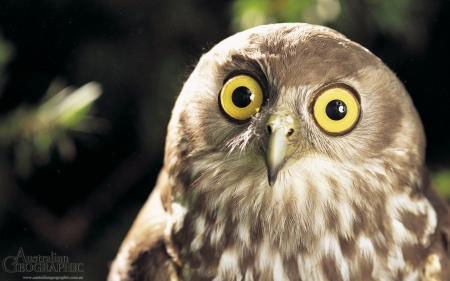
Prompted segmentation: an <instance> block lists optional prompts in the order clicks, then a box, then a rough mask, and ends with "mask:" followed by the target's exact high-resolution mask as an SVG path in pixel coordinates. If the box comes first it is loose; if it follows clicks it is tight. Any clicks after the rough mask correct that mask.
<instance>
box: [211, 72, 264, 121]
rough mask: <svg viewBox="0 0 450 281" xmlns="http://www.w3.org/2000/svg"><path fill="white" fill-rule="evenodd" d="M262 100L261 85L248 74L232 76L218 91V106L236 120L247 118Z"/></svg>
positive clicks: (258, 106) (256, 109) (254, 111)
mask: <svg viewBox="0 0 450 281" xmlns="http://www.w3.org/2000/svg"><path fill="white" fill-rule="evenodd" d="M262 102H263V92H262V89H261V86H260V85H259V83H258V82H257V81H256V80H255V79H254V78H252V77H251V76H248V75H237V76H233V77H232V78H230V79H229V80H227V81H226V82H225V85H223V87H222V91H221V92H220V99H219V103H220V106H221V107H222V109H223V111H224V112H225V113H226V114H227V115H228V116H230V117H231V118H233V119H236V120H247V119H249V118H250V117H252V116H253V115H255V114H256V113H258V111H259V110H260V108H261V105H262Z"/></svg>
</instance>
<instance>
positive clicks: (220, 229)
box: [173, 215, 428, 281]
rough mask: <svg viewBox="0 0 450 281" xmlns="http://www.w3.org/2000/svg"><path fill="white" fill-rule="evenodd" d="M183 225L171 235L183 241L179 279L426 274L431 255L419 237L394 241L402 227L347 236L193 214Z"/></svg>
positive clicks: (407, 277)
mask: <svg viewBox="0 0 450 281" xmlns="http://www.w3.org/2000/svg"><path fill="white" fill-rule="evenodd" d="M396 224H402V223H401V222H399V221H396ZM182 225H183V227H181V228H180V229H179V231H177V232H176V233H174V237H173V238H174V241H175V242H176V244H177V245H179V253H180V260H181V264H182V265H181V268H180V270H179V274H180V279H181V280H186V281H189V280H216V281H218V280H243V281H246V280H249V281H250V280H280V281H283V280H312V281H314V280H422V279H421V272H422V268H423V267H422V266H423V261H424V260H426V259H427V255H428V254H427V251H426V247H424V246H425V245H422V244H421V243H415V242H414V241H417V239H411V240H410V241H408V240H406V238H405V239H403V238H402V239H403V240H402V241H403V242H402V244H400V243H399V244H396V243H395V241H394V240H397V239H398V237H399V235H400V234H399V233H395V232H384V233H382V232H380V231H379V230H377V229H374V230H373V232H372V233H363V234H361V235H357V236H355V237H354V238H352V239H343V238H342V237H340V235H339V233H336V232H334V231H331V230H330V231H328V232H326V233H323V235H317V236H314V237H311V236H308V235H306V233H297V235H295V234H293V235H292V236H295V237H290V236H278V237H277V236H271V235H270V230H267V229H264V228H261V231H258V232H255V233H252V232H251V231H249V230H248V229H246V226H245V225H240V224H239V223H237V224H226V223H223V224H221V223H208V221H205V220H204V219H203V218H202V217H193V216H189V215H188V216H186V218H185V220H184V222H183V224H182ZM402 225H403V224H402ZM396 227H397V228H401V227H402V226H401V225H397V226H396ZM302 237H304V239H302ZM396 237H397V238H396ZM405 237H406V236H405ZM367 278H369V279H367ZM423 280H425V279H423Z"/></svg>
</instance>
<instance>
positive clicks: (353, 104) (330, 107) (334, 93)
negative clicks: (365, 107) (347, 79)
mask: <svg viewBox="0 0 450 281" xmlns="http://www.w3.org/2000/svg"><path fill="white" fill-rule="evenodd" d="M313 112H314V119H315V120H316V123H317V124H318V125H319V126H320V127H321V128H322V129H323V130H324V131H325V132H326V133H329V134H332V135H342V134H345V133H348V132H349V131H350V130H351V129H353V128H354V127H355V125H356V123H357V122H358V120H359V116H360V112H361V107H360V105H359V101H358V99H357V98H356V94H355V93H353V91H351V90H350V89H348V88H347V87H345V86H343V85H339V86H334V87H332V88H327V89H325V90H324V91H322V92H319V94H318V95H317V96H316V98H315V100H314V107H313Z"/></svg>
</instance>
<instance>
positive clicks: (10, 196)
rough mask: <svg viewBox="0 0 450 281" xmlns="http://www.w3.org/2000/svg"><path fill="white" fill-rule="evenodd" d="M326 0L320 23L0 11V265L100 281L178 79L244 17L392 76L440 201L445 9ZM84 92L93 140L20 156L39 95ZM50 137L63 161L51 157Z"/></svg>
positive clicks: (207, 4)
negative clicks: (68, 89) (58, 266)
mask: <svg viewBox="0 0 450 281" xmlns="http://www.w3.org/2000/svg"><path fill="white" fill-rule="evenodd" d="M333 1H334V2H335V3H336V2H337V3H340V12H339V14H338V15H337V16H336V17H334V18H332V19H323V18H320V17H319V16H318V15H320V14H318V13H316V12H314V11H316V10H314V9H312V8H311V7H316V6H317V5H319V4H320V3H325V2H324V0H322V1H287V0H286V1H282V0H277V1H275V0H273V1H270V0H266V1H256V2H255V1H251V0H235V1H232V0H220V1H219V0H217V1H209V0H185V1H179V0H164V1H163V0H160V1H142V0H130V1H119V0H113V1H106V0H30V1H14V0H2V1H1V2H0V35H2V36H0V38H3V39H2V42H3V44H4V46H7V50H8V51H7V52H5V53H7V54H8V55H7V56H6V59H5V60H4V62H3V72H2V74H1V77H2V79H3V80H2V79H0V82H2V83H3V84H2V85H0V86H2V87H3V88H2V90H1V93H0V153H1V156H0V260H3V258H5V257H6V256H15V255H16V254H17V252H18V249H19V247H22V248H23V251H24V252H25V254H26V255H31V256H36V255H43V256H49V255H50V252H54V253H56V254H58V255H60V256H63V255H66V256H69V258H70V262H77V263H84V269H85V271H84V272H83V273H80V274H72V275H73V276H83V277H84V280H105V279H106V276H107V272H108V265H109V263H110V261H111V260H112V259H113V258H114V256H115V254H116V253H117V250H118V248H119V246H120V243H121V241H122V239H123V238H124V236H125V235H126V233H127V231H128V229H129V227H130V226H131V223H132V222H133V219H134V217H135V216H136V214H137V212H138V211H139V209H140V207H141V206H142V204H143V203H144V202H145V200H146V198H147V196H148V195H149V193H150V192H151V190H152V188H153V185H154V183H155V179H156V176H157V173H158V171H159V169H160V167H161V165H162V161H163V149H164V140H165V132H166V126H167V123H168V121H169V118H170V111H171V108H172V106H173V104H174V102H175V99H176V96H177V93H178V92H179V91H180V89H181V87H182V85H183V81H184V80H185V79H186V78H187V76H188V75H189V72H190V71H191V70H192V69H193V66H194V65H195V62H196V61H197V59H198V58H199V57H200V56H201V54H202V53H204V52H206V51H207V50H208V49H209V48H210V47H212V46H213V45H214V44H216V43H218V42H219V41H220V40H222V39H224V38H226V37H227V36H229V35H231V34H233V33H234V32H236V31H238V30H241V29H243V28H245V27H246V24H248V23H246V24H243V22H245V20H246V19H248V18H250V19H252V18H251V17H252V16H251V14H249V13H246V12H248V11H249V10H251V9H253V10H255V9H256V10H257V11H259V13H260V14H258V15H260V16H261V15H263V16H264V18H263V19H264V20H262V22H276V21H305V20H308V21H309V22H313V23H321V24H326V25H328V26H331V27H333V28H335V29H337V30H338V31H340V32H342V33H344V34H345V35H347V36H348V37H349V38H350V39H352V40H354V41H356V42H358V43H360V44H362V45H364V46H365V47H367V48H368V49H369V50H371V51H372V52H373V53H375V54H376V55H377V56H379V57H380V58H381V59H382V60H383V61H384V62H385V63H386V64H387V65H388V66H389V67H391V69H393V70H394V72H396V73H397V75H398V77H399V78H400V80H401V81H403V82H404V84H405V86H406V88H407V89H408V91H409V92H410V94H411V96H412V98H413V101H414V103H415V105H416V107H417V109H418V111H419V113H420V115H421V117H422V120H423V123H424V127H425V130H426V134H427V138H428V148H427V155H428V157H427V161H428V163H429V166H430V167H431V169H432V171H433V172H434V173H433V175H434V177H435V178H436V181H437V182H438V183H440V188H441V190H442V192H443V193H444V194H446V188H447V187H448V186H450V185H448V186H447V185H446V184H448V182H449V181H450V180H447V179H448V178H449V177H446V175H448V171H447V168H448V167H450V145H448V144H449V140H450V125H449V124H450V123H449V121H450V110H449V108H450V95H449V94H448V90H449V87H450V79H449V78H448V75H449V74H448V72H447V70H448V68H449V65H450V52H449V50H450V39H449V37H450V36H449V34H450V33H449V31H448V28H449V27H450V18H449V17H448V14H449V13H450V1H443V0H432V1H419V0H417V1H412V0H411V1H407V0H397V1H391V0H379V1H368V0H366V1H356V0H346V1H344V0H341V1H340V2H338V1H337V0H333ZM333 1H332V2H333ZM318 3H319V4H318ZM314 5H316V6H314ZM330 7H331V6H330ZM258 9H259V10H258ZM308 9H309V10H308ZM330 9H331V8H330ZM288 12H289V13H288ZM314 13H316V14H314ZM308 15H309V16H308ZM311 15H312V16H311ZM256 18H257V17H256ZM253 22H256V23H257V22H258V21H256V20H255V21H253ZM0 55H1V49H0ZM0 58H1V56H0ZM0 62H1V60H0ZM0 70H1V69H0ZM90 81H96V82H98V83H100V84H101V85H102V89H103V94H102V95H101V96H100V98H98V100H96V101H95V102H94V103H93V106H92V108H91V109H90V110H89V111H88V112H87V113H83V114H82V119H83V118H88V117H89V116H91V117H90V118H94V119H95V120H97V121H98V122H99V124H100V125H99V126H98V128H97V129H94V130H91V131H90V132H84V131H83V130H77V128H76V127H71V128H57V129H55V130H56V132H57V135H58V136H65V138H58V137H56V138H55V139H53V141H51V145H50V146H49V147H47V148H42V149H41V150H39V149H40V148H39V147H38V146H36V147H34V146H32V145H31V146H26V145H25V146H22V144H23V143H25V144H27V143H28V144H29V143H32V142H33V140H34V139H33V137H35V135H36V133H34V134H35V135H33V134H31V136H30V134H27V133H23V132H26V130H25V129H23V127H21V126H22V125H20V124H21V123H20V122H16V120H19V119H20V120H21V118H22V119H26V120H28V121H29V123H30V124H32V125H30V126H33V124H34V123H33V122H37V121H36V120H35V119H36V118H34V117H33V116H35V115H33V114H34V112H37V111H38V109H39V108H40V106H41V105H42V104H43V103H44V101H45V97H44V96H45V94H46V93H47V94H48V93H49V92H51V91H52V90H51V89H54V88H56V89H62V88H64V86H69V85H70V86H74V87H81V86H83V85H84V84H86V83H88V82H90ZM49 87H50V89H49ZM23 112H28V113H23ZM27 114H28V115H27ZM30 116H31V117H30ZM86 120H87V121H86ZM86 120H85V121H86V122H87V123H90V122H91V121H89V120H91V119H86ZM91 123H92V122H91ZM94 123H95V122H94ZM2 126H3V127H2ZM44 127H45V126H44ZM2 128H3V129H4V130H2ZM5 128H7V129H5ZM45 128H46V127H45ZM14 130H16V131H17V132H21V133H12V132H13V131H14ZM52 130H53V129H52ZM48 131H49V132H50V129H49V130H48ZM46 132H47V131H46V130H45V129H44V130H42V134H44V136H45V133H46ZM52 132H53V131H52ZM2 138H3V141H2ZM61 139H65V140H66V141H68V142H69V143H71V144H72V147H73V148H74V153H72V154H70V153H68V154H67V153H64V149H60V150H58V149H57V147H58V144H59V143H62V141H61ZM6 140H8V141H6ZM23 147H28V148H29V149H30V152H29V153H28V154H27V153H25V154H24V153H22V152H23V151H24V150H23V149H24V148H23ZM30 147H31V148H30ZM69 147H70V146H69ZM39 151H41V152H39ZM42 151H44V152H42ZM69 151H70V149H69ZM40 153H41V154H40ZM42 153H43V154H42ZM21 155H22V156H21ZM23 155H25V156H23ZM42 155H47V156H45V157H43V156H42ZM64 155H66V156H67V155H69V157H66V156H64ZM70 155H72V156H70ZM42 159H44V160H42ZM24 167H25V168H24ZM442 179H443V180H442ZM36 275H42V274H38V273H24V274H22V273H15V274H8V273H5V272H4V271H3V270H2V269H0V279H1V280H22V276H36ZM46 275H51V274H46ZM61 275H63V274H56V276H61ZM65 275H70V274H65Z"/></svg>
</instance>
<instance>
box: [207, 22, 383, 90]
mask: <svg viewBox="0 0 450 281" xmlns="http://www.w3.org/2000/svg"><path fill="white" fill-rule="evenodd" d="M211 55H212V56H213V57H214V60H215V61H216V62H217V63H218V64H217V66H218V67H220V68H223V75H224V76H227V75H229V74H230V73H232V72H233V71H239V70H247V71H250V72H256V73H255V75H259V73H258V72H262V73H263V75H262V76H265V78H266V79H267V80H269V81H268V82H269V83H272V82H277V84H279V85H283V86H285V87H287V88H296V87H299V86H303V85H321V84H326V83H330V82H332V81H336V80H339V79H341V78H345V77H349V76H354V75H355V73H357V72H358V71H360V70H361V69H363V68H364V67H366V66H368V65H374V64H375V65H377V64H380V63H381V62H380V60H379V59H378V58H377V57H375V56H374V55H373V54H372V53H370V52H369V51H368V50H367V49H365V48H363V47H362V46H360V45H358V44H356V43H354V42H352V41H350V40H348V39H347V38H345V37H344V36H343V35H341V34H339V33H337V32H335V31H333V30H330V29H328V28H325V27H318V26H311V25H303V24H288V25H286V24H281V25H269V26H268V28H260V27H259V28H255V29H250V30H248V31H246V32H242V33H238V34H237V35H234V36H232V37H230V38H228V39H226V40H224V41H222V42H221V43H219V44H218V45H217V46H216V47H215V48H213V49H212V50H211ZM258 68H260V69H258ZM258 70H259V71H258Z"/></svg>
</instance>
